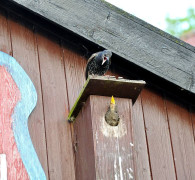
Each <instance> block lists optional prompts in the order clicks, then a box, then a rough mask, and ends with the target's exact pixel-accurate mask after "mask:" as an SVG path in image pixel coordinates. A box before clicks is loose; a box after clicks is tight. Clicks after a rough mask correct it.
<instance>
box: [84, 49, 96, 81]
mask: <svg viewBox="0 0 195 180" xmlns="http://www.w3.org/2000/svg"><path fill="white" fill-rule="evenodd" d="M98 53H99V52H97V53H94V54H92V55H91V57H90V58H89V59H88V61H87V66H86V69H85V78H86V79H87V78H88V71H89V67H88V64H89V62H90V61H91V60H92V59H94V58H95V57H96V56H97V55H98Z"/></svg>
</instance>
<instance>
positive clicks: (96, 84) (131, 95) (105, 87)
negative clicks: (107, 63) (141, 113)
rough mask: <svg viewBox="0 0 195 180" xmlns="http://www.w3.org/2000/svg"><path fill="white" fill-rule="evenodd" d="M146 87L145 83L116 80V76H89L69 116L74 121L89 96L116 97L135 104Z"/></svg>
mask: <svg viewBox="0 0 195 180" xmlns="http://www.w3.org/2000/svg"><path fill="white" fill-rule="evenodd" d="M144 86H145V81H141V80H140V81H135V80H128V79H116V78H115V76H95V77H94V76H89V77H88V79H87V81H86V82H85V84H84V86H83V88H82V90H81V91H80V93H79V95H78V98H77V99H76V101H75V103H74V106H73V107H72V109H71V110H70V113H69V115H68V120H69V121H74V120H75V118H76V117H77V115H78V113H79V112H80V109H81V108H82V105H83V104H84V103H85V102H86V100H87V98H88V97H89V95H99V96H114V97H119V98H126V99H131V100H132V102H133V103H134V102H135V101H136V99H137V97H138V95H139V94H140V92H141V90H142V89H143V87H144Z"/></svg>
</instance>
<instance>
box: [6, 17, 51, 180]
mask: <svg viewBox="0 0 195 180" xmlns="http://www.w3.org/2000/svg"><path fill="white" fill-rule="evenodd" d="M9 17H10V18H11V19H9V21H8V24H9V27H10V31H11V40H12V48H13V56H14V57H15V58H16V59H17V60H18V62H19V63H20V65H21V66H22V67H23V68H24V69H25V71H26V73H27V74H28V75H29V76H30V78H31V80H32V81H33V83H34V85H35V88H36V90H37V95H38V99H37V105H36V107H35V109H34V111H33V113H32V115H31V116H30V117H29V122H28V127H29V132H30V135H31V139H32V142H33V144H34V147H35V150H36V152H37V155H38V157H39V160H40V162H41V164H42V167H43V169H44V171H45V174H46V177H47V178H48V167H47V166H48V165H47V150H46V137H45V126H44V116H43V104H42V93H41V83H40V71H39V62H38V54H37V47H36V44H35V36H34V34H33V30H32V28H33V27H32V26H27V25H25V24H24V23H23V24H21V22H22V20H21V19H20V18H16V16H14V19H12V18H13V15H12V14H10V15H9Z"/></svg>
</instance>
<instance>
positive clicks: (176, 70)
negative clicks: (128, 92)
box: [9, 0, 195, 94]
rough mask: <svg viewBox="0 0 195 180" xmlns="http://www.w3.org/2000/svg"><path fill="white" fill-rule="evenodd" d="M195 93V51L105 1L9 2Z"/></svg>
mask: <svg viewBox="0 0 195 180" xmlns="http://www.w3.org/2000/svg"><path fill="white" fill-rule="evenodd" d="M9 3H13V4H14V5H19V6H23V7H25V8H26V9H28V10H30V11H31V12H34V13H35V14H38V15H40V16H42V17H44V18H46V19H48V20H49V21H51V22H54V23H56V24H58V25H60V26H61V27H63V28H65V29H68V30H70V31H71V32H73V33H76V34H78V35H79V36H81V37H83V38H85V39H87V40H89V41H90V42H93V43H95V44H97V45H99V46H101V47H103V48H105V49H110V50H111V51H112V52H114V53H115V54H116V55H118V56H120V57H122V58H124V59H125V60H126V61H129V62H131V63H134V64H135V65H137V66H139V67H141V68H143V69H145V70H147V71H149V72H152V73H153V74H155V75H157V76H158V77H160V78H163V79H165V80H167V81H169V82H171V83H172V84H175V85H176V86H177V87H180V89H181V90H187V91H188V92H190V93H193V94H194V93H195V83H194V82H195V74H194V72H195V47H193V46H191V45H189V44H187V43H185V42H183V41H181V40H179V39H177V38H175V37H173V36H171V35H168V34H167V33H165V32H163V31H161V30H159V29H157V28H155V27H154V26H152V25H150V24H148V23H146V22H144V21H142V20H140V19H138V18H136V17H135V16H132V15H130V14H128V13H126V12H124V11H122V10H121V9H118V8H116V7H115V6H113V5H111V4H109V3H107V2H105V1H103V0H96V1H91V0H85V1H76V0H75V1H72V0H66V1H63V0H50V1H43V0H38V1H37V0H36V1H35V0H34V1H28V0H12V1H11V0H9Z"/></svg>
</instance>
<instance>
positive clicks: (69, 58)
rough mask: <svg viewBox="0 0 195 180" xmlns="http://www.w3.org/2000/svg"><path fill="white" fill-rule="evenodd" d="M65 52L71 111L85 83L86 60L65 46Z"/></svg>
mask: <svg viewBox="0 0 195 180" xmlns="http://www.w3.org/2000/svg"><path fill="white" fill-rule="evenodd" d="M63 52H64V61H65V72H66V81H67V91H68V98H69V105H70V109H71V108H72V106H73V105H74V103H75V101H76V99H77V97H78V95H79V93H80V91H81V89H82V88H83V85H84V83H85V65H86V60H85V59H84V58H83V57H81V56H80V55H78V54H76V53H75V52H73V51H71V50H69V49H67V48H66V47H65V46H64V48H63Z"/></svg>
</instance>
